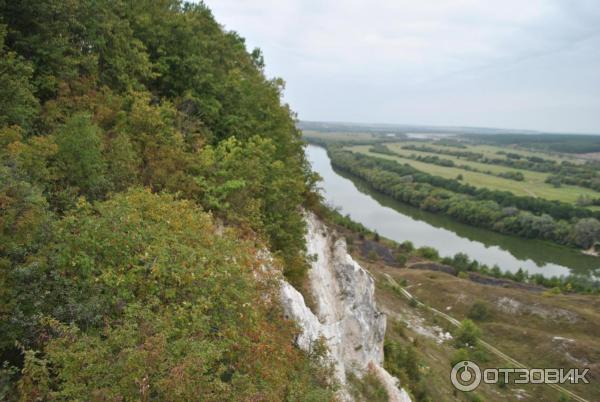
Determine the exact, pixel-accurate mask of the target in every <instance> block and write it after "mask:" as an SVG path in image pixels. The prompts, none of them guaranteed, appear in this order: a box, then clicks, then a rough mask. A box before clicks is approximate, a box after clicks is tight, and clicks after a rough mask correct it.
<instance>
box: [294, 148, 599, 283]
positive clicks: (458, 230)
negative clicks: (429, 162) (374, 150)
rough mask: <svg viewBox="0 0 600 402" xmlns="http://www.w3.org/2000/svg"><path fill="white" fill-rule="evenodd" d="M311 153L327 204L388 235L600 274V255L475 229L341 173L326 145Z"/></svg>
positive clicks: (532, 266)
mask: <svg viewBox="0 0 600 402" xmlns="http://www.w3.org/2000/svg"><path fill="white" fill-rule="evenodd" d="M306 155H307V158H308V160H309V161H310V163H311V165H312V167H313V170H314V171H316V172H317V173H319V175H321V177H322V178H323V181H322V182H321V184H320V186H321V189H322V193H323V196H324V197H325V200H326V202H327V203H328V204H329V205H331V206H334V207H338V208H339V209H340V212H341V213H342V214H344V215H345V214H348V215H350V217H351V218H352V219H353V220H354V221H356V222H360V223H362V224H363V225H364V226H366V227H367V228H369V229H371V230H374V231H377V232H378V233H379V234H381V235H382V236H385V237H387V238H389V239H392V240H395V241H398V242H402V241H405V240H410V241H411V242H413V243H414V245H415V246H416V247H422V246H430V247H433V248H435V249H437V250H438V251H439V252H440V255H442V256H453V255H454V254H456V253H459V252H462V253H465V254H467V255H468V256H469V257H470V258H471V259H474V260H477V261H479V262H480V263H484V264H487V265H489V266H490V267H491V266H493V265H494V264H497V265H498V266H499V267H500V268H501V269H502V270H508V271H512V272H516V271H517V270H518V269H519V268H523V270H526V271H528V272H529V273H541V274H543V275H545V276H555V275H556V276H560V275H568V274H571V273H572V274H580V275H589V274H593V275H594V276H595V277H598V276H599V274H600V258H597V257H590V256H586V255H583V254H581V253H580V252H578V251H577V250H574V249H571V248H567V247H563V246H559V245H555V244H552V243H549V242H544V241H539V240H528V239H521V238H517V237H512V236H506V235H502V234H498V233H495V232H491V231H488V230H485V229H479V228H474V227H471V226H468V225H464V224H461V223H459V222H456V221H454V220H452V219H449V218H446V217H443V216H440V215H436V214H432V213H428V212H424V211H421V210H419V209H417V208H414V207H410V206H407V205H405V204H402V203H399V202H397V201H395V200H393V199H392V198H390V197H387V196H385V195H382V194H380V193H377V192H375V191H373V190H371V189H370V188H369V185H368V184H367V183H365V182H363V181H362V180H359V179H356V178H354V177H349V176H348V175H345V174H343V173H341V172H338V171H335V170H334V169H333V168H332V166H331V162H330V160H329V157H328V156H327V152H326V151H325V149H323V148H321V147H318V146H314V145H308V146H307V148H306Z"/></svg>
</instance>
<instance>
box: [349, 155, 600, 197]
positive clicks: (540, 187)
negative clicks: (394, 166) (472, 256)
mask: <svg viewBox="0 0 600 402" xmlns="http://www.w3.org/2000/svg"><path fill="white" fill-rule="evenodd" d="M402 144H405V143H402ZM388 147H390V149H392V150H393V151H395V152H402V153H404V154H405V155H410V154H411V153H415V154H418V152H416V151H410V150H402V149H401V148H400V147H399V146H398V145H396V146H394V145H388ZM369 148H370V146H369V145H357V146H352V147H348V149H349V150H351V151H353V152H359V153H363V154H367V155H370V156H374V157H378V158H385V159H391V160H396V161H398V162H399V163H403V164H404V163H407V164H409V165H411V166H413V167H414V168H416V169H418V170H421V171H423V172H426V173H429V174H432V175H436V176H441V177H445V178H447V179H454V178H456V177H457V176H458V175H459V174H460V175H462V176H463V182H464V183H469V184H471V185H473V186H475V187H486V188H489V189H492V190H501V191H509V192H511V193H513V194H515V195H519V196H531V197H540V198H545V199H548V200H558V201H563V202H568V203H575V202H576V201H577V199H578V198H579V197H580V196H581V195H586V196H589V197H591V198H596V197H598V195H599V193H598V192H596V191H594V190H590V189H586V188H582V187H577V186H567V185H564V186H562V187H559V188H556V187H554V186H552V185H551V184H548V183H545V182H544V180H545V179H546V177H547V175H546V174H544V173H538V172H530V171H526V170H520V169H511V168H508V167H503V166H494V165H487V164H482V163H475V162H468V161H464V160H462V159H458V158H453V157H451V156H448V155H440V157H442V158H444V159H452V160H454V161H455V162H456V163H460V164H469V165H471V166H473V167H474V168H477V169H481V170H484V169H485V170H492V171H496V172H506V171H511V170H512V171H520V172H522V173H523V175H524V176H525V180H524V181H521V182H519V181H515V180H510V179H505V178H502V177H496V176H492V175H489V174H485V173H478V172H469V171H467V170H464V169H460V168H456V167H453V168H451V167H444V166H438V165H434V164H431V163H425V162H419V161H415V160H411V159H409V158H403V157H400V156H392V155H382V154H377V153H372V152H369ZM421 154H423V155H426V153H421ZM428 155H432V154H428Z"/></svg>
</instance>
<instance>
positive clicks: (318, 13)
mask: <svg viewBox="0 0 600 402" xmlns="http://www.w3.org/2000/svg"><path fill="white" fill-rule="evenodd" d="M207 4H208V6H209V7H211V8H212V9H213V12H214V13H215V15H216V17H217V19H218V20H219V21H220V22H222V23H224V25H225V27H226V29H234V30H236V31H238V32H240V34H241V35H242V36H244V37H246V38H247V41H248V44H249V46H251V47H254V46H259V47H261V48H262V49H263V51H264V53H265V56H266V61H267V73H268V74H270V75H276V76H282V77H284V78H285V79H286V81H287V82H288V89H287V92H286V99H287V100H288V101H289V102H290V103H291V105H292V107H293V108H294V109H296V110H298V111H299V114H300V117H301V118H305V119H322V120H356V119H357V118H360V119H362V120H365V121H377V120H382V121H387V122H399V123H403V122H407V123H424V124H448V123H449V122H450V121H451V122H452V123H454V122H456V123H459V124H462V125H475V124H477V125H481V124H486V122H488V124H500V125H501V126H506V127H516V126H519V125H522V126H523V127H524V128H540V129H546V130H555V131H560V130H575V129H577V130H584V131H586V130H587V131H598V132H600V117H597V118H595V119H594V118H593V116H591V114H590V113H596V114H597V115H598V116H600V94H599V95H598V96H596V97H594V96H591V97H590V96H587V95H586V96H582V97H581V102H583V101H585V102H588V103H585V104H582V105H581V109H577V108H576V107H571V108H567V109H565V112H564V114H563V115H562V117H561V118H560V119H557V118H556V113H557V110H556V108H555V107H553V108H551V109H552V113H553V116H552V119H551V120H552V121H553V123H552V124H547V122H545V120H546V119H544V111H543V110H540V111H538V112H535V113H533V114H531V115H529V117H528V116H523V114H522V113H515V116H518V118H514V119H513V120H511V117H510V114H509V113H508V112H506V111H507V110H510V104H506V105H495V104H493V100H491V99H490V96H489V95H490V94H482V93H480V91H478V88H482V87H487V88H490V89H491V86H490V85H489V84H488V81H489V80H492V81H495V82H496V84H498V85H494V87H495V88H494V90H496V91H498V94H499V95H500V94H502V96H498V100H497V102H507V101H509V100H511V99H515V96H517V95H519V96H525V94H526V96H525V98H527V99H532V100H533V99H535V100H540V99H542V100H544V104H547V103H548V99H556V103H555V105H559V104H560V102H559V100H558V99H559V98H560V97H567V98H574V99H576V98H577V94H578V92H579V91H584V92H585V91H586V90H587V88H589V85H598V80H597V79H596V80H594V78H593V77H592V78H590V79H591V80H592V81H593V82H585V81H583V80H581V79H580V78H578V76H579V75H584V76H586V77H587V76H589V72H588V70H589V69H590V68H592V67H593V68H595V69H596V71H600V62H599V61H598V57H597V56H598V50H595V49H598V47H596V48H595V49H594V48H591V49H590V48H589V46H586V44H589V43H593V44H596V45H597V44H598V41H599V39H598V37H599V36H600V3H599V2H597V1H595V0H579V1H573V2H564V1H560V0H529V1H522V0H503V1H502V2H494V4H493V5H491V4H490V2H488V1H484V0H428V1H423V0H421V1H418V2H416V1H414V0H372V1H364V0H363V1H359V0H346V1H344V2H339V1H332V0H320V1H316V0H278V1H275V0H214V1H211V0H209V1H207ZM578 50H579V51H580V52H584V53H582V54H579V53H577V54H573V51H578ZM586 52H587V53H586ZM567 56H568V57H571V58H573V57H574V58H577V59H578V60H579V61H580V62H581V63H583V64H581V65H571V66H570V67H568V66H569V63H568V60H569V59H566V57H567ZM536 61H538V63H537V64H536ZM532 63H533V65H534V68H533V69H534V71H535V66H537V68H544V66H545V64H543V63H551V64H552V65H560V66H561V68H560V74H561V75H560V77H559V79H558V81H557V80H556V77H553V78H552V80H551V81H548V82H546V83H545V84H546V85H535V86H531V85H529V82H530V81H531V78H532V77H531V74H532V71H531V68H532V67H531V66H530V64H532ZM540 63H542V64H540ZM592 63H595V64H592ZM510 66H512V67H510ZM519 66H522V67H519ZM509 67H510V68H509ZM507 68H508V69H509V70H510V71H511V76H507V75H506V72H507ZM534 75H535V74H534ZM564 82H569V83H570V84H571V85H564ZM502 84H505V85H502ZM559 84H560V85H559ZM461 86H465V87H461ZM597 88H598V89H600V86H598V87H597ZM597 92H600V91H597ZM461 93H465V94H469V95H468V96H467V95H461ZM511 94H512V95H511ZM425 95H427V96H428V97H430V96H435V97H437V98H438V100H435V101H434V102H433V104H435V108H434V107H432V108H431V109H436V110H438V109H439V110H440V111H438V112H437V113H435V115H433V114H432V113H429V112H428V105H427V100H426V99H425ZM407 96H410V97H411V98H413V100H414V104H412V105H410V107H407V102H406V100H405V99H402V98H406V97H407ZM439 99H445V103H442V104H439V105H438V102H439ZM430 102H431V99H430ZM513 103H514V102H513ZM519 103H521V102H519ZM486 106H487V108H488V109H487V110H488V111H489V113H485V118H483V117H475V118H474V117H473V116H472V115H471V114H470V113H469V110H473V108H475V109H477V110H481V109H482V108H485V107H486ZM550 106H552V105H549V106H548V107H550ZM556 107H558V106H556ZM431 109H429V110H431ZM444 109H445V110H446V111H445V112H442V111H443V110H444ZM528 109H529V108H528ZM534 109H535V108H534ZM408 110H410V111H411V112H410V113H409V112H408ZM498 110H501V111H503V112H502V113H500V112H498ZM548 110H550V109H548ZM515 112H518V111H517V110H515ZM558 113H559V115H560V112H559V111H558ZM557 120H558V122H557ZM574 121H575V123H574Z"/></svg>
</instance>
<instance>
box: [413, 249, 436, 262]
mask: <svg viewBox="0 0 600 402" xmlns="http://www.w3.org/2000/svg"><path fill="white" fill-rule="evenodd" d="M417 255H419V256H420V257H423V258H427V259H428V260H434V261H435V260H439V258H440V254H439V253H438V251H437V250H436V249H434V248H432V247H421V248H419V249H417Z"/></svg>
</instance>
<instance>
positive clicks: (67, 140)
mask: <svg viewBox="0 0 600 402" xmlns="http://www.w3.org/2000/svg"><path fill="white" fill-rule="evenodd" d="M99 131H100V129H99V128H98V127H97V126H96V125H94V124H93V123H92V121H91V120H90V116H89V115H88V114H76V115H74V116H73V117H71V118H70V119H69V121H67V123H66V124H65V126H64V127H62V128H61V129H60V130H59V132H58V134H57V136H56V144H57V145H58V153H57V155H56V158H57V163H58V168H59V170H60V171H62V173H63V174H64V177H65V180H66V183H67V184H68V185H70V186H73V187H75V188H77V189H78V190H79V191H80V193H81V194H83V195H85V196H87V197H89V198H90V199H96V198H99V197H100V196H101V195H103V194H104V192H105V191H106V189H107V184H108V183H107V180H106V177H105V171H106V164H105V162H104V159H103V158H102V143H101V141H100V132H99Z"/></svg>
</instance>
